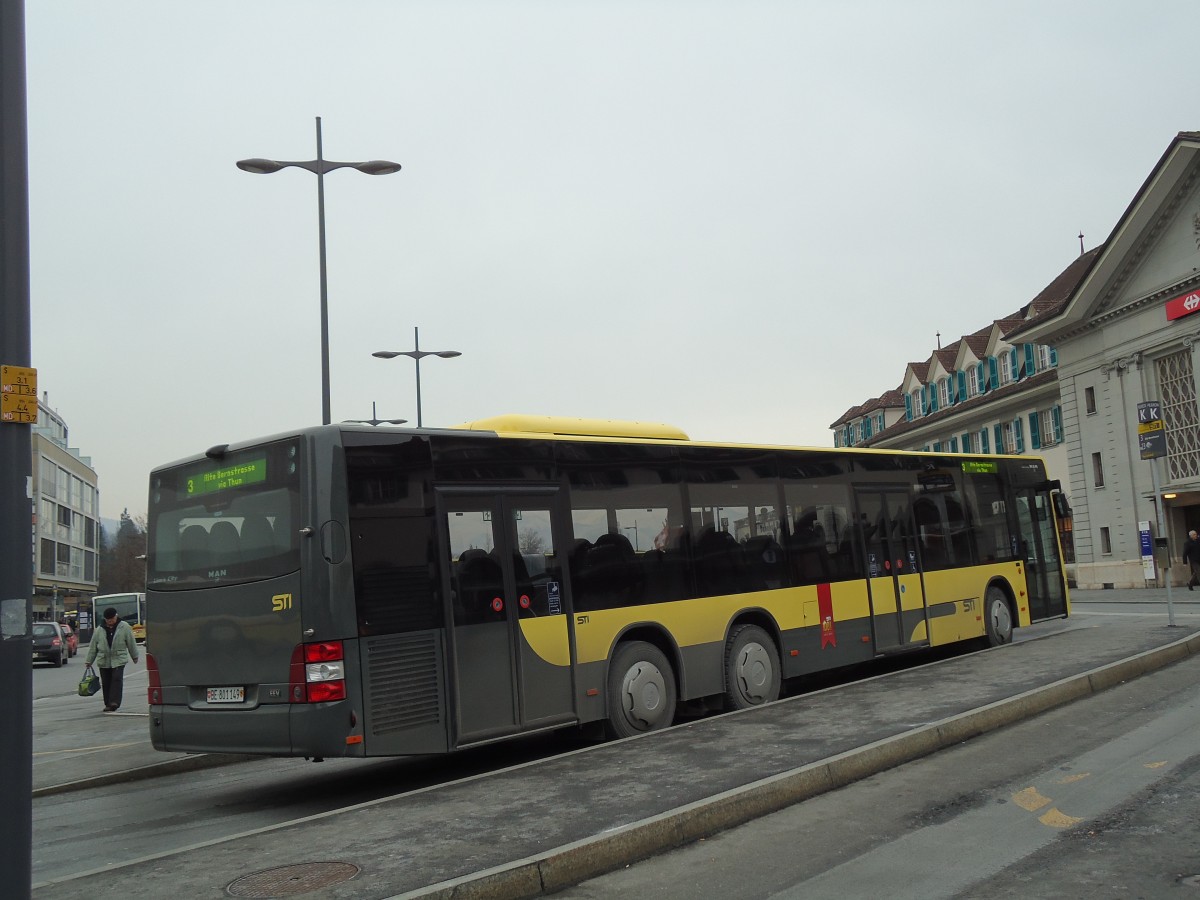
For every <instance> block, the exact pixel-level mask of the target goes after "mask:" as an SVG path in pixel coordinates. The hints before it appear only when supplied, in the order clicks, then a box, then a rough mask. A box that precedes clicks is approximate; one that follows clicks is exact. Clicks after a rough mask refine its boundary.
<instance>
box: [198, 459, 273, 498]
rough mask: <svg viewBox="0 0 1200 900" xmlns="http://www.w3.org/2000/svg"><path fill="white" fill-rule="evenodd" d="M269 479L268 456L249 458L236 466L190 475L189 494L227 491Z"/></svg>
mask: <svg viewBox="0 0 1200 900" xmlns="http://www.w3.org/2000/svg"><path fill="white" fill-rule="evenodd" d="M266 480H267V458H266V457H265V456H262V457H259V458H258V459H248V460H246V461H245V462H240V463H238V464H237V465H235V466H226V467H225V468H223V469H214V470H213V471H211V472H199V473H197V474H195V475H190V476H188V480H187V495H188V496H189V497H197V496H199V495H201V494H215V493H216V492H217V491H227V490H229V489H230V488H236V487H242V486H243V485H247V484H256V483H257V482H260V481H266Z"/></svg>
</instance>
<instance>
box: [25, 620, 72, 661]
mask: <svg viewBox="0 0 1200 900" xmlns="http://www.w3.org/2000/svg"><path fill="white" fill-rule="evenodd" d="M39 659H40V660H43V661H45V662H48V663H50V664H51V665H52V666H54V667H55V668H57V667H59V666H65V665H66V664H67V662H69V661H70V659H71V651H70V649H68V647H67V640H66V637H65V636H64V635H63V630H62V626H61V625H59V624H58V623H57V622H34V623H33V661H34V662H37V661H38V660H39Z"/></svg>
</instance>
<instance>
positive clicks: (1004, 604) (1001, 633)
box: [983, 585, 1013, 647]
mask: <svg viewBox="0 0 1200 900" xmlns="http://www.w3.org/2000/svg"><path fill="white" fill-rule="evenodd" d="M983 607H984V610H983V612H984V616H983V619H984V626H985V627H986V628H987V644H988V646H989V647H999V646H1000V645H1001V644H1011V643H1012V639H1013V617H1012V607H1010V606H1009V605H1008V597H1006V596H1005V594H1004V591H1003V590H1002V589H1001V588H999V587H997V586H996V585H992V586H991V587H989V588H988V589H987V592H986V593H985V594H984V595H983Z"/></svg>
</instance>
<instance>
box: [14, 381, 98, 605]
mask: <svg viewBox="0 0 1200 900" xmlns="http://www.w3.org/2000/svg"><path fill="white" fill-rule="evenodd" d="M31 443H32V452H33V594H34V597H33V617H34V619H55V620H58V619H61V618H63V616H64V614H65V613H67V612H68V611H72V610H75V609H77V608H78V605H79V604H80V603H81V602H84V601H86V600H88V599H90V598H91V597H92V596H93V595H94V594H95V593H96V589H97V587H98V584H99V578H100V541H101V534H100V491H99V489H98V487H97V479H96V471H95V469H93V468H92V463H91V459H90V458H88V457H86V456H82V455H80V453H79V451H78V450H76V449H74V448H72V447H70V445H69V444H68V442H67V425H66V422H64V421H63V419H62V417H61V416H59V415H58V413H56V412H54V411H53V410H52V409H51V408H50V406H49V403H48V401H47V400H46V398H45V397H43V398H42V399H40V400H39V401H38V421H37V425H35V426H34V428H33V430H32V440H31Z"/></svg>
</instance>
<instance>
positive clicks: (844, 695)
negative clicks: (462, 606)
mask: <svg viewBox="0 0 1200 900" xmlns="http://www.w3.org/2000/svg"><path fill="white" fill-rule="evenodd" d="M1108 593H1110V594H1111V596H1109V597H1106V598H1104V599H1110V600H1114V601H1116V600H1120V599H1121V598H1120V597H1118V596H1117V594H1118V592H1108ZM1135 599H1151V600H1152V599H1153V598H1151V597H1149V596H1148V595H1143V596H1142V597H1141V598H1135ZM1107 609H1108V610H1110V611H1112V612H1118V611H1119V607H1117V606H1110V607H1107ZM1147 612H1148V613H1149V615H1148V616H1140V615H1139V616H1136V617H1125V616H1111V617H1108V618H1107V619H1106V620H1105V621H1107V622H1109V623H1110V624H1111V626H1112V627H1109V626H1105V627H1088V625H1087V623H1086V621H1085V619H1084V617H1083V616H1082V615H1081V616H1079V617H1078V618H1077V619H1075V620H1068V621H1067V622H1065V623H1064V622H1055V623H1047V624H1046V625H1044V626H1037V627H1035V628H1034V629H1030V630H1028V631H1027V632H1026V633H1025V635H1024V636H1025V637H1027V638H1033V639H1030V640H1024V641H1022V642H1021V643H1018V644H1014V645H1013V646H1010V647H1004V648H1000V649H998V650H994V651H988V652H985V653H977V654H971V655H968V656H964V657H958V658H954V659H949V660H945V661H942V662H939V663H936V664H933V665H928V666H922V667H919V668H916V669H912V670H908V671H904V672H900V673H896V674H893V675H889V676H887V677H881V678H874V679H868V680H866V681H860V682H856V683H853V684H849V685H844V686H841V687H836V688H832V689H828V690H823V691H819V692H817V693H814V694H806V695H802V696H798V697H794V698H791V699H789V700H786V701H783V702H780V703H778V704H773V705H772V706H769V707H766V708H762V709H756V710H748V711H744V712H740V713H733V714H728V715H725V716H718V717H714V718H710V719H704V720H701V721H697V722H693V723H688V724H685V725H682V726H680V727H677V728H675V729H672V730H670V731H667V732H662V733H657V734H653V735H647V736H643V737H639V738H633V739H630V740H627V741H621V742H614V743H611V744H605V745H601V746H598V747H591V748H588V749H586V750H583V751H579V752H576V753H568V754H564V755H561V756H557V757H554V758H553V759H548V760H542V761H539V762H536V763H533V764H529V765H525V766H519V767H515V768H509V769H505V770H503V771H499V772H494V773H490V774H487V775H484V776H481V777H478V778H471V779H466V780H462V781H458V782H455V783H452V784H447V785H441V786H438V787H435V788H430V789H427V790H422V791H416V792H412V793H407V794H404V795H401V796H395V797H385V798H382V799H379V800H375V801H371V802H368V803H364V804H361V805H359V806H356V807H353V808H350V809H346V810H341V811H336V812H329V813H324V814H321V815H318V816H315V817H312V818H310V819H306V820H302V821H298V822H293V823H289V824H287V825H283V826H276V827H272V828H269V829H265V830H260V831H255V832H251V833H246V834H242V835H239V836H236V837H234V838H231V839H230V840H228V841H224V842H221V843H219V844H210V845H203V846H197V847H188V848H181V849H180V850H179V851H178V852H171V853H167V854H164V855H160V856H157V857H155V858H151V859H143V860H140V861H136V862H135V863H134V864H133V866H132V868H129V869H128V870H118V871H116V872H114V871H112V870H111V869H109V868H106V869H105V870H100V871H97V872H95V873H94V874H90V875H84V876H82V877H79V878H73V879H69V880H65V881H62V882H58V883H44V884H40V885H38V887H37V889H36V892H35V895H36V896H38V897H87V898H89V900H95V898H103V897H107V896H120V897H130V898H136V897H154V898H157V897H161V896H165V895H167V894H170V893H176V894H185V895H188V896H209V895H211V896H214V897H215V896H222V895H224V892H225V890H226V886H228V885H230V884H231V883H232V882H234V881H235V880H236V879H238V878H239V877H241V876H243V875H246V874H247V873H248V871H251V872H252V871H253V870H254V869H256V868H272V867H284V869H283V875H284V877H296V878H309V877H315V876H312V875H311V873H312V872H313V871H316V872H318V873H320V874H321V876H322V877H329V869H328V868H327V867H326V866H325V864H324V861H329V860H333V861H337V862H338V863H339V864H342V865H344V866H346V867H348V868H342V869H339V870H338V871H339V872H343V873H344V872H346V871H349V870H351V869H352V870H354V874H353V877H352V878H349V880H342V881H336V883H326V884H324V886H323V887H321V888H320V893H321V895H322V896H324V897H334V898H337V897H353V898H372V897H381V898H382V897H391V896H394V895H411V896H449V895H450V893H451V892H453V891H454V889H455V888H456V887H457V888H462V887H465V886H466V885H468V884H470V885H472V886H473V888H474V889H478V888H479V886H480V884H481V883H483V884H490V885H492V886H494V887H496V888H498V889H502V890H503V892H504V893H497V894H495V896H532V895H535V894H537V893H539V892H547V891H552V890H554V889H557V888H561V887H565V886H567V885H569V884H572V883H575V882H578V881H579V880H581V879H583V878H586V877H589V876H590V875H594V874H596V873H598V872H600V871H605V870H607V869H609V868H613V867H617V866H621V865H624V863H625V862H628V861H629V859H631V858H637V857H638V856H643V855H645V854H646V853H649V852H655V851H657V850H661V849H666V848H669V847H671V846H677V845H679V844H681V843H687V842H689V841H691V840H693V839H694V838H696V837H698V836H700V835H702V834H706V833H712V832H715V831H717V830H719V829H721V828H725V827H728V826H730V825H731V824H734V823H736V822H739V821H745V820H750V819H753V818H756V817H758V816H761V815H764V814H766V813H768V812H770V811H771V810H774V809H779V808H782V807H784V806H787V805H789V804H790V803H794V802H796V801H797V800H800V799H803V798H805V797H812V796H817V795H819V794H821V793H823V792H825V791H827V790H829V789H830V788H831V787H836V786H837V785H839V784H848V783H852V782H854V781H855V780H857V779H860V778H862V777H864V776H865V775H869V774H871V773H872V772H877V771H882V770H884V769H886V768H889V767H891V766H894V765H896V764H898V763H900V762H902V761H904V760H906V759H913V758H918V757H920V756H923V755H926V754H928V753H930V752H932V751H933V750H935V749H937V748H939V747H949V746H954V745H957V744H958V743H960V742H961V741H963V740H965V739H966V738H967V737H970V736H973V735H978V734H982V733H986V732H988V731H990V730H993V729H995V728H998V727H1000V726H1001V725H1003V724H1005V723H1011V722H1017V721H1022V720H1024V719H1025V718H1028V717H1029V716H1031V715H1034V714H1036V713H1037V712H1038V711H1039V710H1042V709H1045V708H1047V707H1051V706H1054V705H1056V704H1060V703H1063V702H1067V701H1069V700H1070V699H1072V698H1079V697H1084V696H1087V695H1089V694H1090V693H1092V692H1094V691H1096V690H1102V689H1104V688H1106V687H1107V686H1110V685H1112V684H1117V683H1119V682H1120V681H1121V680H1123V679H1124V680H1128V679H1130V678H1134V677H1136V676H1137V675H1138V674H1140V673H1142V672H1144V671H1146V670H1147V669H1153V668H1155V667H1158V666H1160V665H1163V664H1165V663H1166V662H1167V661H1168V660H1170V659H1179V658H1183V657H1186V656H1188V655H1189V654H1190V653H1191V652H1193V650H1196V649H1200V638H1197V639H1195V640H1191V641H1189V642H1184V643H1180V642H1179V639H1180V638H1182V637H1184V636H1185V635H1190V632H1188V631H1186V630H1184V629H1167V628H1165V627H1164V622H1163V620H1162V617H1161V615H1160V611H1159V610H1157V609H1154V608H1153V607H1150V608H1148V609H1147ZM1096 621H1097V624H1098V625H1099V624H1100V619H1099V618H1097V619H1096ZM1193 621H1194V620H1193ZM1117 626H1119V627H1117ZM111 718H112V717H103V716H95V715H93V716H87V717H84V721H86V722H91V723H103V727H104V728H119V727H120V726H119V725H118V724H117V723H116V722H112V721H111ZM140 726H141V727H142V728H143V729H144V722H142V723H140ZM143 734H144V731H143ZM125 752H126V751H122V753H125ZM128 752H129V753H136V752H137V748H136V747H131V748H129V749H128ZM300 873H305V874H303V875H301V874H300ZM338 877H343V876H338Z"/></svg>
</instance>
